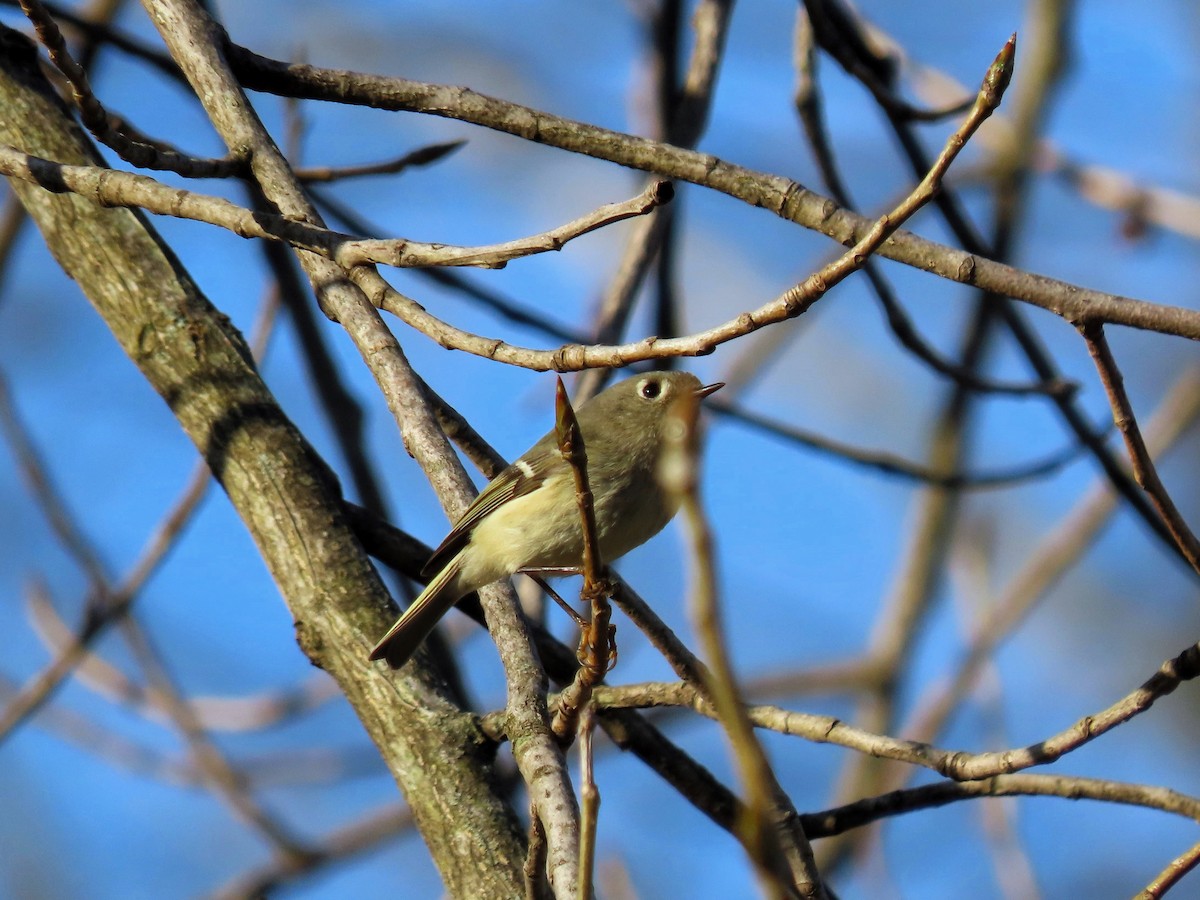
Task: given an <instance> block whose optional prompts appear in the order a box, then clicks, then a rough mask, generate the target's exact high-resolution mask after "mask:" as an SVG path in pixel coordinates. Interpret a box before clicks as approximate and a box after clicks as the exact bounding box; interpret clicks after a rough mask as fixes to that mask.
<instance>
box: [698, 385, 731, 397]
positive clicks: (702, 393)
mask: <svg viewBox="0 0 1200 900" xmlns="http://www.w3.org/2000/svg"><path fill="white" fill-rule="evenodd" d="M723 387H725V382H723V381H718V382H716V383H714V384H706V385H705V386H704V387H702V388H700V389H699V390H698V391H696V399H697V400H703V399H704V398H705V397H707V396H708V395H709V394H715V393H716V392H717V391H719V390H720V389H721V388H723Z"/></svg>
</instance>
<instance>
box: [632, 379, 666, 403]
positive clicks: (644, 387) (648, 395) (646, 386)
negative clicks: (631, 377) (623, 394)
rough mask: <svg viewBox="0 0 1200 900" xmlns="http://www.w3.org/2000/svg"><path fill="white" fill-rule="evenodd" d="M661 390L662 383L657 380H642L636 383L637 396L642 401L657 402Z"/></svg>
mask: <svg viewBox="0 0 1200 900" xmlns="http://www.w3.org/2000/svg"><path fill="white" fill-rule="evenodd" d="M662 390H663V386H662V382H661V381H659V380H658V379H657V378H644V379H642V381H640V382H638V396H639V397H641V398H642V399H643V400H657V399H658V398H659V397H660V396H661V395H662Z"/></svg>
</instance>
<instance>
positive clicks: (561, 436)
mask: <svg viewBox="0 0 1200 900" xmlns="http://www.w3.org/2000/svg"><path fill="white" fill-rule="evenodd" d="M557 385H558V386H557V389H556V393H555V402H554V408H555V418H554V430H555V434H556V436H557V437H558V450H559V452H560V453H561V454H562V457H563V460H565V461H566V463H567V465H568V466H570V467H571V472H572V474H573V475H574V478H575V501H576V503H577V504H578V506H579V519H580V528H581V530H582V535H583V590H582V591H581V594H580V596H581V597H582V598H583V600H584V601H585V602H586V603H587V604H588V605H589V606H590V608H591V618H590V620H589V621H588V622H587V623H586V624H585V625H584V626H583V627H582V628H581V630H580V635H579V661H580V663H581V664H582V665H581V666H580V668H579V671H578V672H576V674H575V679H574V681H572V683H571V684H570V685H569V686H568V687H567V688H566V689H565V690H563V692H562V694H561V695H560V697H559V706H558V712H557V713H556V714H555V716H554V723H553V728H554V733H555V734H556V735H558V738H559V740H568V739H569V738H570V736H571V735H572V734H573V733H574V731H575V717H576V716H577V715H578V714H579V710H580V709H582V708H583V707H584V706H586V705H587V703H588V701H589V700H590V699H591V695H592V688H593V687H594V686H595V685H596V684H598V683H599V682H600V681H601V680H602V679H603V678H604V676H605V675H606V674H607V673H608V670H609V667H610V665H611V660H612V657H613V651H614V649H615V648H614V645H613V643H612V631H613V630H614V629H613V628H612V626H611V625H610V624H609V623H610V622H611V620H612V606H611V605H610V603H609V598H610V597H611V596H612V591H613V588H612V585H611V584H610V583H609V581H608V578H607V577H605V574H604V572H605V568H604V562H603V560H602V559H601V558H600V540H599V538H597V537H596V510H595V505H594V502H593V497H592V487H591V484H590V483H589V481H588V470H587V448H586V447H584V445H583V432H582V431H580V429H579V420H578V419H577V418H576V417H575V410H574V409H572V408H571V401H570V399H569V398H568V397H567V389H566V387H565V386H564V385H563V380H562V378H559V379H558V380H557ZM579 888H580V890H583V889H584V885H582V884H581V885H580V886H579Z"/></svg>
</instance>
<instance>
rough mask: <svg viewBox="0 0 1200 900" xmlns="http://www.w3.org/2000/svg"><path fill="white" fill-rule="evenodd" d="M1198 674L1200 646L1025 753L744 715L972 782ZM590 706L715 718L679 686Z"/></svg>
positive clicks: (1075, 737)
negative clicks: (948, 746)
mask: <svg viewBox="0 0 1200 900" xmlns="http://www.w3.org/2000/svg"><path fill="white" fill-rule="evenodd" d="M1198 676H1200V644H1193V645H1192V646H1190V647H1188V648H1187V649H1185V650H1184V651H1183V652H1182V653H1180V654H1179V655H1178V656H1176V657H1175V658H1174V659H1169V660H1167V661H1166V662H1164V663H1163V664H1162V665H1161V666H1160V667H1159V670H1158V671H1157V672H1155V673H1154V675H1152V676H1151V677H1150V678H1149V679H1147V680H1146V682H1145V683H1143V684H1142V685H1141V686H1140V687H1138V688H1137V689H1136V690H1134V691H1132V692H1130V693H1129V694H1127V695H1126V696H1125V697H1122V698H1121V699H1120V700H1118V701H1117V702H1116V703H1114V704H1112V705H1111V706H1109V707H1107V708H1105V709H1102V710H1100V711H1098V712H1096V713H1093V714H1091V715H1088V716H1084V717H1083V718H1081V719H1080V720H1079V721H1078V722H1076V723H1075V724H1074V725H1072V726H1071V727H1070V728H1067V729H1066V730H1064V731H1060V732H1058V733H1057V734H1053V735H1050V736H1048V737H1046V738H1044V739H1042V740H1040V741H1037V742H1035V743H1033V744H1029V745H1027V746H1025V747H1014V748H1010V749H1006V750H995V751H988V752H984V753H966V752H964V751H960V750H944V749H940V748H938V747H934V746H931V745H930V744H926V743H923V742H920V741H906V740H901V739H898V738H893V737H889V736H887V735H884V734H878V733H874V732H870V731H866V730H864V729H861V728H856V727H855V726H853V725H849V724H847V723H846V722H843V721H842V720H840V719H837V718H835V717H833V716H818V715H813V714H811V713H801V712H793V711H790V710H785V709H781V708H779V707H774V706H751V707H748V708H747V709H746V713H745V714H746V715H747V716H748V718H749V721H750V722H752V723H753V724H754V726H755V727H756V728H766V729H769V730H771V731H776V732H778V733H780V734H788V735H792V736H795V737H802V738H804V739H805V740H808V741H813V742H815V743H821V744H825V743H828V744H836V745H838V746H840V747H846V748H848V749H852V750H857V751H859V752H861V753H863V754H866V755H870V756H874V757H877V758H880V759H893V760H898V761H900V762H906V763H910V764H912V765H918V766H922V767H923V768H927V769H932V770H933V771H935V772H937V773H938V774H940V775H944V776H946V777H947V778H953V779H954V780H955V781H973V780H978V779H982V778H991V777H992V776H995V775H1005V774H1011V773H1013V772H1019V771H1021V770H1022V769H1028V768H1030V767H1032V766H1041V765H1047V764H1049V763H1052V762H1054V761H1055V760H1057V759H1060V758H1061V757H1062V756H1064V755H1066V754H1067V753H1070V752H1072V751H1073V750H1077V749H1079V748H1080V747H1082V746H1084V745H1085V744H1088V743H1090V742H1091V741H1093V740H1095V739H1096V738H1098V737H1100V736H1101V735H1103V734H1105V733H1107V732H1109V731H1111V730H1112V729H1114V728H1116V727H1117V726H1119V725H1123V724H1124V723H1126V722H1128V721H1130V720H1131V719H1133V718H1135V717H1137V716H1139V715H1141V714H1142V713H1144V712H1146V711H1147V710H1149V709H1150V707H1151V706H1153V705H1154V704H1155V702H1157V701H1158V700H1160V699H1161V698H1163V697H1165V696H1167V695H1168V694H1170V693H1172V692H1173V691H1174V690H1175V689H1176V688H1178V687H1179V685H1181V684H1182V683H1184V682H1185V681H1190V680H1193V679H1195V678H1196V677H1198ZM595 703H596V705H597V707H599V708H600V709H607V708H612V707H617V708H644V707H650V706H660V705H670V706H685V707H690V708H691V709H694V710H696V711H697V712H699V713H701V714H703V715H705V716H708V717H710V718H714V719H715V718H718V717H719V712H718V711H717V709H716V707H715V705H714V704H713V703H711V702H710V701H709V700H708V699H707V698H705V697H704V695H703V694H702V693H701V692H700V691H698V690H697V689H696V687H695V686H694V685H690V684H684V683H671V684H662V683H653V682H652V683H648V684H641V685H625V686H622V687H603V688H597V689H596V692H595Z"/></svg>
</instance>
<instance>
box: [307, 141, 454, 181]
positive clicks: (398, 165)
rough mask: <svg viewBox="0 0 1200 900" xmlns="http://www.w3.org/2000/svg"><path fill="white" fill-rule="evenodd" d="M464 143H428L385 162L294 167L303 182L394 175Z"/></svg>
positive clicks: (423, 163) (440, 156) (435, 160)
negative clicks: (360, 164) (426, 145)
mask: <svg viewBox="0 0 1200 900" xmlns="http://www.w3.org/2000/svg"><path fill="white" fill-rule="evenodd" d="M464 144H466V140H459V141H444V142H442V143H438V144H430V145H429V146H428V147H419V148H417V149H416V150H412V151H410V152H408V153H405V154H404V155H403V156H398V157H396V158H395V159H389V160H387V161H386V162H380V163H371V164H369V165H363V166H341V167H337V168H335V167H333V166H321V167H319V168H316V167H311V166H309V167H305V168H298V169H296V170H295V171H296V177H297V178H299V179H300V180H301V181H302V182H304V183H305V184H326V183H328V182H330V181H345V180H346V179H348V178H363V177H366V176H368V175H396V174H399V173H400V172H403V171H404V170H405V169H410V168H413V167H416V166H428V165H431V164H432V163H435V162H438V161H439V160H442V159H445V158H446V157H447V156H449V155H451V154H452V153H454V152H456V151H457V150H459V149H461V148H462V146H463V145H464Z"/></svg>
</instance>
